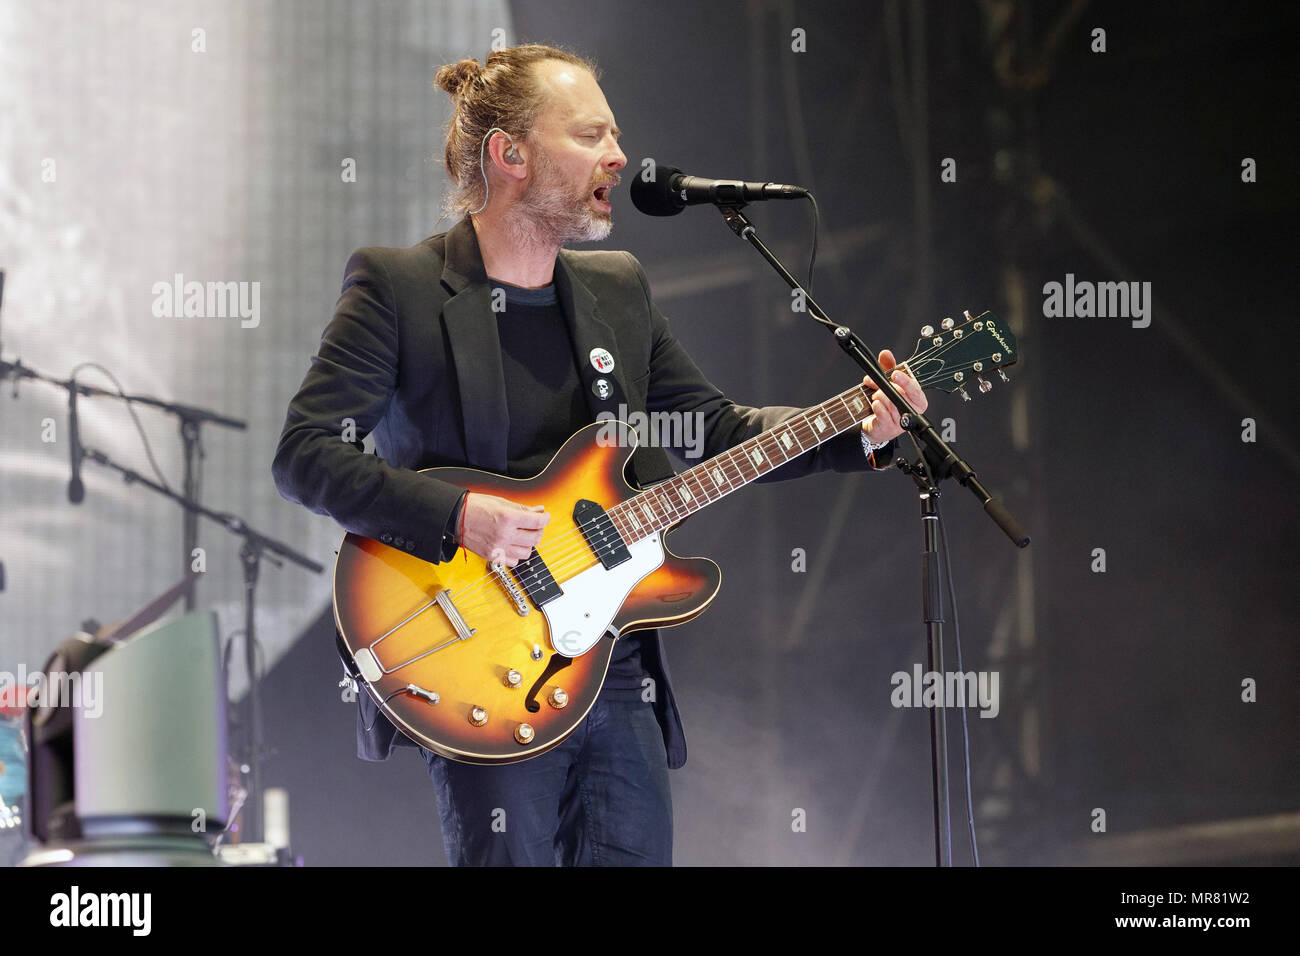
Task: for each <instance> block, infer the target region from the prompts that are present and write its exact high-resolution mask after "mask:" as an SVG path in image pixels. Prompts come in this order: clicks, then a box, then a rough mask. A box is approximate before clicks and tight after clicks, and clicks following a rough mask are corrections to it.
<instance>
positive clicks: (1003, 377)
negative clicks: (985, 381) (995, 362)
mask: <svg viewBox="0 0 1300 956" xmlns="http://www.w3.org/2000/svg"><path fill="white" fill-rule="evenodd" d="M998 375H1000V376H1001V377H1002V381H1004V382H1009V381H1011V379H1009V378H1007V373H1006V372H1004V371H1002V369H998Z"/></svg>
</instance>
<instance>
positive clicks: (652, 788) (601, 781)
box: [420, 697, 673, 866]
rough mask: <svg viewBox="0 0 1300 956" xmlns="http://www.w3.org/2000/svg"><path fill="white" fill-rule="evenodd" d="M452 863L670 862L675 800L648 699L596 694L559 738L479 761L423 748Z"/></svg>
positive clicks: (660, 864) (614, 863) (479, 864)
mask: <svg viewBox="0 0 1300 956" xmlns="http://www.w3.org/2000/svg"><path fill="white" fill-rule="evenodd" d="M420 752H421V753H422V754H424V759H425V761H426V762H427V763H428V765H429V778H430V779H431V780H432V781H433V786H434V789H435V790H436V791H437V796H438V815H439V817H440V818H441V821H442V840H443V844H444V845H445V846H446V848H447V861H448V862H449V863H450V864H451V865H452V866H671V865H672V862H673V805H672V794H671V793H670V791H669V787H668V757H667V754H666V753H665V752H664V741H663V734H662V732H661V731H660V729H659V724H658V722H657V721H656V720H655V716H654V711H653V710H652V709H651V707H650V705H649V704H645V703H642V702H640V701H636V702H623V701H617V700H606V699H605V698H604V697H601V698H598V699H597V700H596V703H595V705H594V706H593V707H592V708H591V712H590V713H588V714H587V716H586V718H585V719H584V720H583V722H582V723H581V724H579V725H578V729H577V730H575V731H574V732H573V733H572V734H571V735H570V736H569V738H568V739H567V740H565V741H564V743H562V744H560V745H559V746H558V747H556V748H554V749H553V750H550V751H547V752H546V753H544V754H542V755H541V756H540V757H534V758H532V759H531V760H525V761H523V762H522V763H514V764H504V765H491V766H482V765H479V764H468V763H460V762H457V761H455V760H448V759H447V758H445V757H440V756H438V755H437V754H434V753H431V752H430V751H428V750H425V749H424V748H423V747H421V748H420Z"/></svg>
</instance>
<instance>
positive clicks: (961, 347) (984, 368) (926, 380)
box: [903, 312, 1020, 402]
mask: <svg viewBox="0 0 1300 956" xmlns="http://www.w3.org/2000/svg"><path fill="white" fill-rule="evenodd" d="M962 316H963V318H962V320H961V321H960V322H955V321H953V320H952V319H944V320H943V321H942V322H941V323H939V328H938V329H935V328H934V327H933V326H929V325H927V326H925V327H924V328H923V329H921V338H920V339H918V340H917V343H916V351H915V352H913V353H912V357H911V358H909V359H908V360H907V361H906V362H905V363H903V364H905V365H906V366H907V367H908V369H909V370H910V371H911V373H912V377H913V378H915V379H916V380H917V382H918V383H920V385H921V387H922V388H937V389H938V390H939V391H941V392H960V393H961V397H962V400H963V401H967V402H969V401H970V400H971V399H970V395H969V394H968V393H967V392H966V389H967V387H969V386H971V385H974V386H975V387H976V388H978V389H979V390H980V392H987V391H989V390H990V389H992V388H993V383H992V382H990V381H989V380H988V379H987V378H986V377H985V376H987V375H991V374H992V373H993V372H997V373H998V376H999V377H1000V378H1001V379H1002V381H1004V382H1008V381H1010V379H1008V378H1007V375H1006V372H1004V371H1002V370H1003V369H1004V368H1006V367H1008V366H1010V365H1015V364H1016V362H1017V361H1019V359H1020V352H1019V347H1018V346H1017V345H1016V337H1015V336H1014V335H1013V334H1012V333H1011V330H1010V329H1009V328H1007V326H1006V325H1005V324H1004V323H1003V321H1002V320H1001V319H999V318H998V317H997V316H996V315H994V314H993V313H992V312H984V313H982V314H981V315H977V316H971V314H970V312H963V313H962Z"/></svg>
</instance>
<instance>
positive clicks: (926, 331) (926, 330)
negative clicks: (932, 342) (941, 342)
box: [921, 325, 934, 339]
mask: <svg viewBox="0 0 1300 956" xmlns="http://www.w3.org/2000/svg"><path fill="white" fill-rule="evenodd" d="M932 335H934V326H933V325H923V326H921V338H923V339H928V338H929V337H930V336H932Z"/></svg>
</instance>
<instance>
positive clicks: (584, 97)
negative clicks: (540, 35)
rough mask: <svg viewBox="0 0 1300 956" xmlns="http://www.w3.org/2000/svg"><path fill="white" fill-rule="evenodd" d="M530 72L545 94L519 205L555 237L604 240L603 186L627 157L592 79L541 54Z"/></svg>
mask: <svg viewBox="0 0 1300 956" xmlns="http://www.w3.org/2000/svg"><path fill="white" fill-rule="evenodd" d="M535 70H536V72H537V78H538V82H539V84H540V86H541V88H542V91H543V93H544V94H545V96H546V100H545V103H544V105H543V106H542V108H541V110H540V111H539V113H538V116H537V119H536V121H535V122H534V123H533V128H532V130H531V131H530V133H529V136H528V144H529V146H530V151H529V162H530V164H531V168H530V175H531V179H530V182H529V185H528V190H527V192H526V193H525V194H524V196H523V198H522V199H520V200H519V211H520V212H521V213H522V214H523V215H524V216H526V217H527V218H528V219H529V220H531V222H532V224H533V226H534V227H535V228H536V229H537V230H538V232H539V234H540V235H542V236H545V237H547V238H549V239H551V240H553V241H555V242H559V243H565V242H590V241H594V240H598V239H604V238H605V237H606V236H608V235H609V233H610V230H611V229H612V228H613V226H614V220H613V217H612V216H611V215H610V213H611V209H612V207H611V206H610V204H609V190H610V189H611V188H612V187H613V186H614V185H617V183H618V181H619V176H618V171H619V170H620V169H622V168H623V167H624V166H626V165H627V157H626V156H624V155H623V151H622V150H621V149H619V148H618V137H619V129H618V126H617V125H616V124H615V122H614V114H613V113H612V112H610V109H609V104H608V103H606V102H605V94H604V93H602V92H601V90H600V85H599V84H598V83H597V82H596V78H595V77H593V76H592V75H591V74H590V73H588V72H587V71H586V70H584V69H583V68H582V67H579V66H574V65H573V64H571V63H565V62H563V61H561V60H546V61H544V62H542V63H539V64H538V65H537V66H536V67H535Z"/></svg>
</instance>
